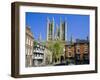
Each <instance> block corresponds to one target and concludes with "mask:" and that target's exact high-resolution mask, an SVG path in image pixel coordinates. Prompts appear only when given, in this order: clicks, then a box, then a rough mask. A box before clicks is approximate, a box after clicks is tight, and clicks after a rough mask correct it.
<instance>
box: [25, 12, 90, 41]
mask: <svg viewBox="0 0 100 80" xmlns="http://www.w3.org/2000/svg"><path fill="white" fill-rule="evenodd" d="M47 17H48V18H49V19H50V21H52V18H53V17H54V21H55V27H54V28H55V29H56V24H57V25H60V18H61V20H62V21H66V22H67V33H66V34H67V40H68V41H69V40H70V38H71V36H72V38H73V40H75V39H86V37H87V36H88V37H89V28H90V23H89V22H90V16H89V15H79V14H52V13H34V12H26V25H27V26H30V28H31V31H32V33H33V36H34V38H35V40H38V38H39V35H40V34H41V39H42V40H43V41H45V40H46V36H47V35H46V32H47V31H46V30H47Z"/></svg>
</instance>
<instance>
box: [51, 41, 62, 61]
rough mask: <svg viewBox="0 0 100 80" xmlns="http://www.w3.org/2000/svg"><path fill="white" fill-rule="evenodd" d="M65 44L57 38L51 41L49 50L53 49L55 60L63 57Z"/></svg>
mask: <svg viewBox="0 0 100 80" xmlns="http://www.w3.org/2000/svg"><path fill="white" fill-rule="evenodd" d="M63 49H64V44H63V43H62V42H61V41H59V40H57V41H54V42H53V41H52V42H49V50H50V51H52V55H53V62H57V61H58V59H60V58H61V55H62V54H63Z"/></svg>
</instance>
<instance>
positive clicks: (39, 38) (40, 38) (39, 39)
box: [38, 33, 42, 42]
mask: <svg viewBox="0 0 100 80" xmlns="http://www.w3.org/2000/svg"><path fill="white" fill-rule="evenodd" d="M41 40H42V37H41V33H40V34H39V37H38V41H39V42H41Z"/></svg>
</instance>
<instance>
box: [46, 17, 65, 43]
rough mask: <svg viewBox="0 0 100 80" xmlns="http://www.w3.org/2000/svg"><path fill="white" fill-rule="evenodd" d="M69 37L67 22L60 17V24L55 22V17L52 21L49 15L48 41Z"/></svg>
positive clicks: (62, 39)
mask: <svg viewBox="0 0 100 80" xmlns="http://www.w3.org/2000/svg"><path fill="white" fill-rule="evenodd" d="M66 39H67V23H66V21H62V19H61V18H60V25H58V23H55V20H54V17H53V18H52V21H50V19H49V18H48V17H47V41H52V40H61V41H66Z"/></svg>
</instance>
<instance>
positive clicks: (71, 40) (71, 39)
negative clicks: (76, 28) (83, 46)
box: [70, 35, 73, 43]
mask: <svg viewBox="0 0 100 80" xmlns="http://www.w3.org/2000/svg"><path fill="white" fill-rule="evenodd" d="M70 42H71V43H72V42H73V37H72V35H71V38H70Z"/></svg>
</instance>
